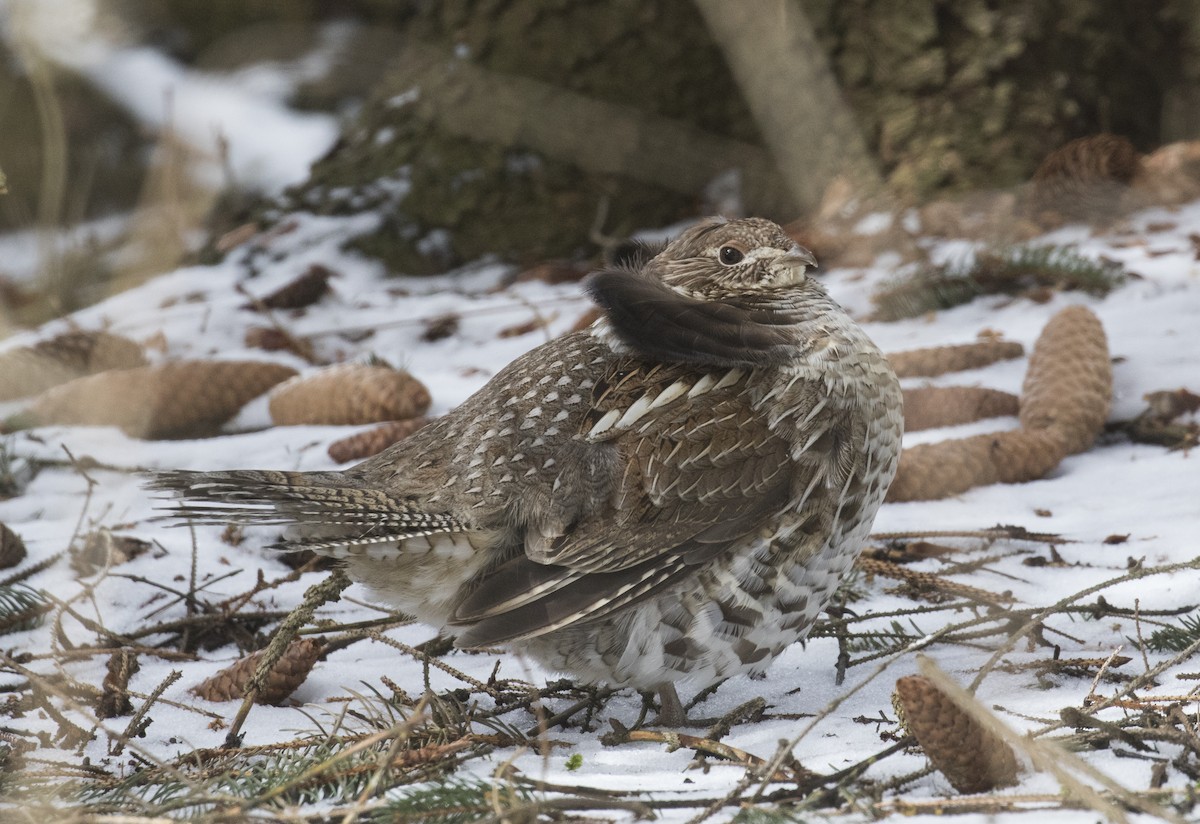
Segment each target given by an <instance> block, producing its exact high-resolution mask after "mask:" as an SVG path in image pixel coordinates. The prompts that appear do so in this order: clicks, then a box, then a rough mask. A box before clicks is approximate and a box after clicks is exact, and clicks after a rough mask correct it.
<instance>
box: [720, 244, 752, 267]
mask: <svg viewBox="0 0 1200 824" xmlns="http://www.w3.org/2000/svg"><path fill="white" fill-rule="evenodd" d="M720 257H721V263H723V264H725V265H726V266H733V265H735V264H738V263H741V262H742V259H743V258H745V257H746V255H745V254H744V253H743V252H742V250H741V249H739V248H737V247H736V246H722V247H721V251H720Z"/></svg>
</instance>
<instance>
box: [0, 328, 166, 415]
mask: <svg viewBox="0 0 1200 824" xmlns="http://www.w3.org/2000/svg"><path fill="white" fill-rule="evenodd" d="M145 362H146V359H145V357H144V356H143V355H142V348H141V347H140V346H138V345H137V344H136V343H134V342H133V341H131V340H129V339H128V338H123V337H121V336H119V335H111V334H109V333H108V332H67V333H65V334H62V335H58V336H57V337H54V338H51V339H50V340H44V341H41V342H39V343H35V344H34V345H33V346H22V347H19V348H17V349H12V350H10V351H8V352H5V353H4V354H0V401H9V400H13V399H15V398H24V397H27V396H29V395H36V394H38V393H39V392H44V391H46V390H47V389H49V388H51V387H53V386H58V385H59V384H62V383H66V382H67V381H70V380H74V379H75V378H78V377H81V376H83V375H93V374H96V373H97V372H104V371H107V370H109V369H126V368H129V367H134V366H141V365H142V364H144V363H145Z"/></svg>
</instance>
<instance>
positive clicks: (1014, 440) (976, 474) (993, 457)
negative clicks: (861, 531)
mask: <svg viewBox="0 0 1200 824" xmlns="http://www.w3.org/2000/svg"><path fill="white" fill-rule="evenodd" d="M1065 455H1066V448H1065V447H1064V446H1063V443H1062V440H1061V439H1060V438H1059V436H1058V435H1057V434H1055V433H1052V432H1045V431H1034V432H1026V431H1023V430H1017V431H1015V432H991V433H988V434H986V435H975V436H974V437H970V438H958V439H955V440H947V441H941V442H939V443H931V444H922V445H920V446H913V447H909V448H908V449H906V450H904V452H903V453H901V455H900V466H899V468H898V469H897V470H896V479H895V480H894V481H892V485H891V487H890V488H889V489H888V493H887V498H886V500H888V501H892V502H900V501H932V500H936V499H938V498H947V497H949V496H951V495H958V494H959V493H961V492H966V491H967V490H968V489H970V488H971V487H974V486H983V485H986V484H996V483H1005V484H1015V483H1024V482H1026V481H1035V480H1037V479H1039V478H1041V477H1044V476H1045V475H1046V473H1047V472H1049V471H1050V470H1052V469H1054V467H1056V466H1058V464H1059V462H1060V461H1062V459H1063V457H1065Z"/></svg>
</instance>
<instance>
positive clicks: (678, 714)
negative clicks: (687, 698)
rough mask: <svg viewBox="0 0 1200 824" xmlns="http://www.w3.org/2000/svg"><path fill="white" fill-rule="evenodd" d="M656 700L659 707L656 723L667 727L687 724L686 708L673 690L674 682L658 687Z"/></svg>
mask: <svg viewBox="0 0 1200 824" xmlns="http://www.w3.org/2000/svg"><path fill="white" fill-rule="evenodd" d="M658 700H659V702H660V704H661V708H660V709H659V711H658V724H659V725H660V726H663V727H668V728H678V727H686V726H687V710H685V709H684V708H683V702H682V701H680V700H679V693H677V692H675V685H674V684H663V685H662V686H661V687H659V688H658Z"/></svg>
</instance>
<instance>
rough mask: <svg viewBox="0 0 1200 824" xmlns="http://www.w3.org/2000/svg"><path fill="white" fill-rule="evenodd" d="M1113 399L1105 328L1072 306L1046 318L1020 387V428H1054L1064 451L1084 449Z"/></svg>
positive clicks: (1093, 441) (1080, 307) (1095, 434)
mask: <svg viewBox="0 0 1200 824" xmlns="http://www.w3.org/2000/svg"><path fill="white" fill-rule="evenodd" d="M1111 403H1112V361H1111V360H1110V358H1109V355H1108V342H1107V340H1106V338H1105V336H1104V327H1103V326H1102V325H1101V323H1100V319H1099V318H1097V317H1096V316H1095V315H1094V314H1093V313H1092V312H1091V310H1089V309H1086V308H1085V307H1083V306H1071V307H1068V308H1066V309H1063V310H1062V311H1061V312H1059V313H1058V314H1056V315H1055V316H1054V317H1052V318H1051V319H1050V322H1049V323H1047V324H1046V328H1045V329H1043V330H1042V334H1041V335H1040V336H1039V337H1038V341H1037V345H1036V346H1034V349H1033V355H1032V356H1031V357H1030V358H1029V368H1028V369H1027V370H1026V372H1025V383H1024V385H1023V386H1022V388H1021V426H1023V427H1024V428H1026V429H1029V430H1046V431H1051V432H1054V433H1055V434H1056V435H1057V436H1058V437H1060V438H1061V439H1062V441H1063V444H1064V446H1065V447H1066V450H1067V454H1072V455H1073V454H1075V453H1077V452H1083V451H1084V450H1086V449H1087V448H1088V447H1090V446H1091V445H1092V444H1093V443H1095V441H1096V436H1097V435H1099V434H1100V432H1101V430H1103V429H1104V421H1105V419H1106V418H1107V417H1108V409H1109V405H1110V404H1111Z"/></svg>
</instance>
